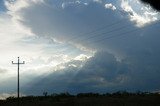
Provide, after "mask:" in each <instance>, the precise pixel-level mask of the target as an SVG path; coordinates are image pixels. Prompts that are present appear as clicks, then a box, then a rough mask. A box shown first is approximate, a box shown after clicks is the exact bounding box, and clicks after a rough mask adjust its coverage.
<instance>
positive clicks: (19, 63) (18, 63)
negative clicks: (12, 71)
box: [12, 57, 25, 106]
mask: <svg viewBox="0 0 160 106" xmlns="http://www.w3.org/2000/svg"><path fill="white" fill-rule="evenodd" d="M12 64H16V65H17V66H18V79H17V98H18V106H19V66H20V65H21V64H25V61H23V62H22V63H21V62H20V59H19V57H18V62H17V63H14V62H13V61H12Z"/></svg>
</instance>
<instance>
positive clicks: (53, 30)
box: [0, 0, 160, 99]
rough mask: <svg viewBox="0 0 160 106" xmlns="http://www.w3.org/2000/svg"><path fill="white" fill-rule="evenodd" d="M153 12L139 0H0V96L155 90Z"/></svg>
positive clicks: (157, 67) (158, 72) (159, 72)
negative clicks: (18, 67) (18, 85)
mask: <svg viewBox="0 0 160 106" xmlns="http://www.w3.org/2000/svg"><path fill="white" fill-rule="evenodd" d="M159 21H160V13H159V12H158V11H157V10H155V9H153V8H152V7H151V6H150V5H148V4H146V3H145V4H144V3H142V2H141V1H139V0H1V1H0V99H3V98H5V97H8V96H11V95H15V94H16V89H17V88H16V87H17V85H16V84H17V66H16V65H12V64H11V62H12V61H14V62H17V57H20V60H21V62H22V61H25V65H21V66H20V90H21V95H42V94H43V92H44V91H47V92H49V93H55V92H56V93H59V92H66V91H68V92H70V93H74V94H75V93H80V92H98V93H106V92H115V91H120V90H126V91H130V92H136V91H150V92H158V91H160V85H159V83H160V79H159V77H160V62H159V59H160V56H159V54H160V48H159V46H158V45H160V42H159V38H160V36H159V28H160V23H159Z"/></svg>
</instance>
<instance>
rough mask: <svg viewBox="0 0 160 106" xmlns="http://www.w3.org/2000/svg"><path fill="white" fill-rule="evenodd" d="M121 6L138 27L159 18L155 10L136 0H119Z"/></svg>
mask: <svg viewBox="0 0 160 106" xmlns="http://www.w3.org/2000/svg"><path fill="white" fill-rule="evenodd" d="M121 7H122V9H123V10H124V11H125V12H127V13H128V16H129V18H130V20H131V21H133V22H135V23H136V25H137V26H138V27H143V26H145V25H146V24H149V23H152V22H154V21H157V20H159V19H160V17H159V13H158V12H157V11H154V10H153V9H152V8H151V7H149V6H146V5H145V4H142V3H141V2H140V1H138V0H121Z"/></svg>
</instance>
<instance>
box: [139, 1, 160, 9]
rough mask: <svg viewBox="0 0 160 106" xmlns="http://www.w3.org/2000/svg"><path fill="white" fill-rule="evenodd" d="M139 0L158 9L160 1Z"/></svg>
mask: <svg viewBox="0 0 160 106" xmlns="http://www.w3.org/2000/svg"><path fill="white" fill-rule="evenodd" d="M141 1H143V2H144V3H147V4H149V5H151V6H152V7H153V8H154V9H156V10H158V11H160V1H159V0H141Z"/></svg>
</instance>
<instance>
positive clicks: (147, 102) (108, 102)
mask: <svg viewBox="0 0 160 106" xmlns="http://www.w3.org/2000/svg"><path fill="white" fill-rule="evenodd" d="M17 101H18V99H17V98H16V97H9V98H7V99H6V100H1V101H0V106H17ZM20 106H160V94H159V93H150V92H136V93H130V92H126V91H118V92H115V93H104V94H100V93H79V94H76V95H73V94H70V93H68V92H65V93H58V94H57V93H53V94H48V93H47V92H43V95H42V96H25V97H21V98H20Z"/></svg>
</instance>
